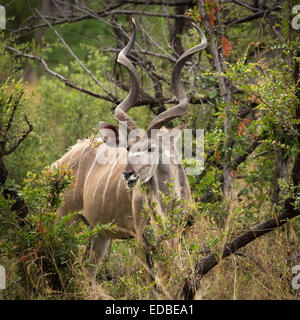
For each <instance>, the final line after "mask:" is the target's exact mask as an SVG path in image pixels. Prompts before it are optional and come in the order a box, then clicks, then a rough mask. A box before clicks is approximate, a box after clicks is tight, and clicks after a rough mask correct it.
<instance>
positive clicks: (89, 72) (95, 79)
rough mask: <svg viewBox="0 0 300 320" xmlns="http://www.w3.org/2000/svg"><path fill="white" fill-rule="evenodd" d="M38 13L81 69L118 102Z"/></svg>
mask: <svg viewBox="0 0 300 320" xmlns="http://www.w3.org/2000/svg"><path fill="white" fill-rule="evenodd" d="M36 12H37V13H38V14H39V16H40V17H41V19H42V20H43V21H44V22H45V23H47V24H48V26H49V27H50V28H51V30H52V31H53V32H54V33H55V34H56V36H57V37H58V38H59V39H60V41H61V42H62V44H63V45H64V46H65V48H66V49H67V50H68V51H69V53H70V54H71V55H72V57H73V58H74V59H75V60H76V61H77V63H78V64H79V65H80V66H81V68H82V69H83V70H84V71H85V72H86V73H87V74H88V75H89V76H90V77H91V78H92V79H93V80H94V82H95V83H96V84H97V85H98V86H100V87H101V88H102V89H103V90H104V91H105V92H106V93H107V94H108V95H109V96H110V97H111V98H112V100H113V101H117V98H116V97H114V96H113V94H112V93H111V92H110V91H109V90H108V89H106V88H105V87H104V86H103V84H102V83H101V82H100V81H99V80H98V79H97V78H96V77H95V76H94V75H93V73H92V72H91V71H90V70H89V69H88V68H87V67H86V66H85V65H84V64H83V63H82V62H81V61H80V60H79V59H78V57H77V56H76V55H75V53H74V52H73V51H72V50H71V48H70V47H69V46H68V45H67V43H66V42H65V41H64V39H63V38H62V37H61V35H60V34H59V33H58V32H57V31H56V30H55V29H54V28H53V27H52V25H51V24H50V23H49V22H48V21H47V20H46V19H45V18H44V17H43V15H42V14H41V13H40V12H39V11H38V10H36Z"/></svg>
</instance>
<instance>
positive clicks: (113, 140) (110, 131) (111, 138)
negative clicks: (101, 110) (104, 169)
mask: <svg viewBox="0 0 300 320" xmlns="http://www.w3.org/2000/svg"><path fill="white" fill-rule="evenodd" d="M98 128H99V135H100V137H101V139H102V140H103V142H104V143H105V144H107V145H109V146H110V147H118V146H119V128H118V127H117V126H116V125H114V124H112V123H109V122H103V121H101V122H100V123H99V125H98Z"/></svg>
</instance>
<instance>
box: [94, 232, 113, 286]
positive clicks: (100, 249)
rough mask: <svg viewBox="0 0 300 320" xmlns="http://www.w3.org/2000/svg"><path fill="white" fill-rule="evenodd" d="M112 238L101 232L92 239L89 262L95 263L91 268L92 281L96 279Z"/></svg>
mask: <svg viewBox="0 0 300 320" xmlns="http://www.w3.org/2000/svg"><path fill="white" fill-rule="evenodd" d="M110 244H111V239H110V238H106V237H104V236H103V235H101V234H98V235H97V236H96V237H95V238H93V239H92V242H91V248H90V257H89V262H90V263H91V264H93V266H92V267H91V268H90V270H89V273H90V278H91V280H92V282H95V281H96V276H97V271H98V266H99V264H100V262H101V260H102V258H103V257H104V255H105V253H106V251H107V249H108V247H110Z"/></svg>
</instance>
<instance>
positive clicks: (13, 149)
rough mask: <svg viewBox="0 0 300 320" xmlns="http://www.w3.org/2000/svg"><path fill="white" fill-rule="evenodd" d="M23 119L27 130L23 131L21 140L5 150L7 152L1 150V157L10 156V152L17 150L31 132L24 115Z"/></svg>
mask: <svg viewBox="0 0 300 320" xmlns="http://www.w3.org/2000/svg"><path fill="white" fill-rule="evenodd" d="M24 119H25V121H26V123H27V125H28V130H27V131H24V132H23V133H22V136H21V138H19V140H18V141H17V142H16V144H15V145H14V146H13V147H11V148H10V149H9V150H7V151H5V150H3V151H2V152H1V156H7V155H9V154H11V153H12V152H14V151H15V150H16V149H17V147H18V146H19V145H20V144H21V143H22V141H23V140H24V139H25V138H26V137H27V136H28V135H29V133H30V132H31V131H32V130H33V125H32V124H31V123H30V122H29V120H28V118H27V116H26V114H25V115H24Z"/></svg>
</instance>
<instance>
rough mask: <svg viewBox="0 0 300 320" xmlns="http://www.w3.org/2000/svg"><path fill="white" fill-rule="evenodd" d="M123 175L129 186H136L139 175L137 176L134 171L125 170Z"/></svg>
mask: <svg viewBox="0 0 300 320" xmlns="http://www.w3.org/2000/svg"><path fill="white" fill-rule="evenodd" d="M123 176H124V179H125V180H126V182H127V186H128V187H129V188H132V187H134V186H135V185H136V183H137V182H138V180H139V177H138V176H137V177H136V176H135V174H134V172H133V171H124V172H123Z"/></svg>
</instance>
